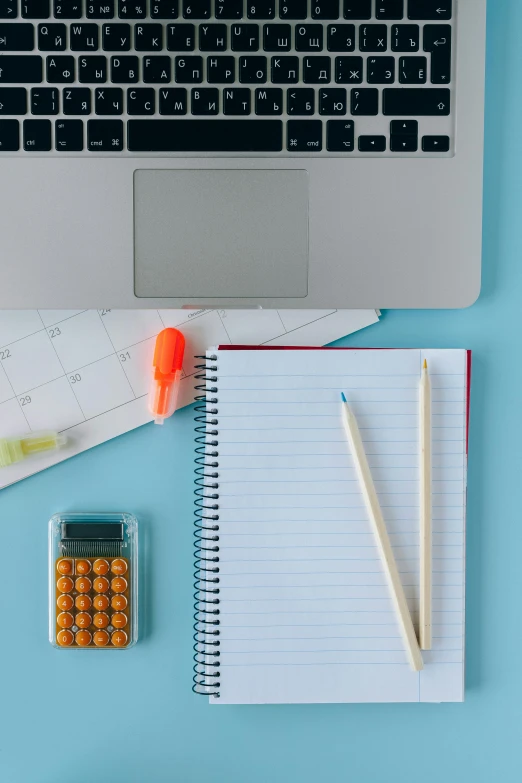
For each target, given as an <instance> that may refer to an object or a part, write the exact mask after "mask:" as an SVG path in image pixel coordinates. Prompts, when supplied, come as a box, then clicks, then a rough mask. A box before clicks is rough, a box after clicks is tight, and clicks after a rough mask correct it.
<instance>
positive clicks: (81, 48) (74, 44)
mask: <svg viewBox="0 0 522 783" xmlns="http://www.w3.org/2000/svg"><path fill="white" fill-rule="evenodd" d="M69 35H70V48H71V50H72V51H73V52H96V51H97V50H98V25H97V24H92V23H90V24H72V25H71V26H70V28H69Z"/></svg>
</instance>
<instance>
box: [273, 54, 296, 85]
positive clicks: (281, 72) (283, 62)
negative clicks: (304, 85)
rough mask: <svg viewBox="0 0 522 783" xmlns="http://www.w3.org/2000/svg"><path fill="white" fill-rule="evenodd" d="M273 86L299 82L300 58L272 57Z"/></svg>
mask: <svg viewBox="0 0 522 783" xmlns="http://www.w3.org/2000/svg"><path fill="white" fill-rule="evenodd" d="M271 77H272V83H273V84H295V83H296V82H298V81H299V57H294V56H290V57H284V56H281V57H272V67H271Z"/></svg>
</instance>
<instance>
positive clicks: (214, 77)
mask: <svg viewBox="0 0 522 783" xmlns="http://www.w3.org/2000/svg"><path fill="white" fill-rule="evenodd" d="M235 81H236V60H235V57H230V56H229V55H227V56H226V57H207V82H210V83H211V84H231V83H233V82H235Z"/></svg>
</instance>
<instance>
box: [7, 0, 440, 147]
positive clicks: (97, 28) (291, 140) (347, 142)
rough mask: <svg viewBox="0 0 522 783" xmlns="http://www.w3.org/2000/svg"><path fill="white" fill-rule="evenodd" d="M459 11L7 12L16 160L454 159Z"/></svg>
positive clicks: (390, 0)
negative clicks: (455, 38)
mask: <svg viewBox="0 0 522 783" xmlns="http://www.w3.org/2000/svg"><path fill="white" fill-rule="evenodd" d="M455 4H456V0H0V157H1V155H2V154H21V155H25V154H46V153H49V154H53V155H59V154H62V155H65V154H67V153H73V154H74V155H78V154H85V155H86V156H92V155H93V154H109V155H118V156H119V155H136V154H140V155H141V154H145V155H150V154H165V153H167V154H178V155H179V154H187V153H197V154H203V155H204V154H211V155H213V156H214V155H216V154H226V155H227V156H230V155H234V153H237V154H240V155H245V154H250V155H251V154H252V153H254V154H258V153H259V154H268V155H269V156H270V157H274V156H275V157H279V156H287V157H289V156H292V155H299V156H303V155H304V156H310V157H332V156H336V157H339V156H352V157H357V156H363V157H369V156H378V157H405V156H406V157H410V156H415V157H417V156H421V157H422V156H432V157H433V156H448V155H451V154H453V136H454V119H453V116H452V112H453V109H454V106H453V105H452V103H453V99H454V96H453V94H452V79H453V68H452V63H453V62H454V60H455V51H454V42H453V43H452V23H453V16H454V11H455V9H454V7H453V6H454V5H455Z"/></svg>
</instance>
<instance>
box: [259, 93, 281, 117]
mask: <svg viewBox="0 0 522 783" xmlns="http://www.w3.org/2000/svg"><path fill="white" fill-rule="evenodd" d="M282 112H283V90H282V89H281V88H280V87H270V88H268V89H267V88H266V87H259V88H258V89H257V90H256V114H261V115H270V114H272V115H276V114H282Z"/></svg>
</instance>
